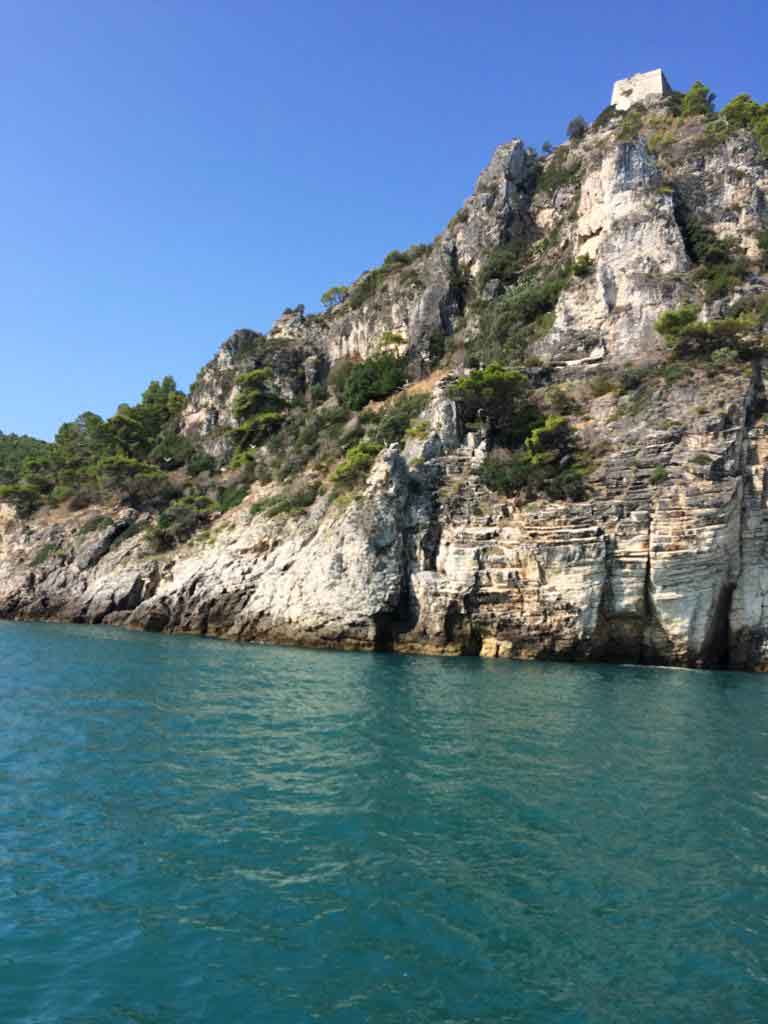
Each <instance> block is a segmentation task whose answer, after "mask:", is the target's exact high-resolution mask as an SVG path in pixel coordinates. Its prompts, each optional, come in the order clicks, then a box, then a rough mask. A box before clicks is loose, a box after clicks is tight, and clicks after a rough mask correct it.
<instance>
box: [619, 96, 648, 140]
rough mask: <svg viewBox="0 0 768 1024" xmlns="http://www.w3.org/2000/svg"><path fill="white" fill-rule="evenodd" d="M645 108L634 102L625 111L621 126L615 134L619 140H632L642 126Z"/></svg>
mask: <svg viewBox="0 0 768 1024" xmlns="http://www.w3.org/2000/svg"><path fill="white" fill-rule="evenodd" d="M644 115H645V108H644V107H642V106H640V105H639V104H635V105H634V106H633V107H630V109H629V110H627V111H626V113H625V114H624V116H623V117H622V119H621V126H620V127H619V130H618V132H617V134H616V138H617V139H618V141H619V142H634V141H635V139H636V138H637V137H638V135H639V134H640V131H641V129H642V127H643V117H644Z"/></svg>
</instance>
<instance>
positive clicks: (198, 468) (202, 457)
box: [187, 451, 216, 476]
mask: <svg viewBox="0 0 768 1024" xmlns="http://www.w3.org/2000/svg"><path fill="white" fill-rule="evenodd" d="M214 469H216V460H215V459H214V458H212V457H211V456H210V455H208V453H207V452H201V451H195V452H193V454H192V455H191V456H190V458H189V461H188V462H187V472H188V473H189V474H190V476H199V475H200V474H201V473H212V472H213V471H214Z"/></svg>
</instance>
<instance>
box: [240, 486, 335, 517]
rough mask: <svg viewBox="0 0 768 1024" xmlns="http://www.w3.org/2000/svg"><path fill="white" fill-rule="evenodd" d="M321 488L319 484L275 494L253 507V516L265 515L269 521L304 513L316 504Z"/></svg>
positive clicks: (254, 504)
mask: <svg viewBox="0 0 768 1024" xmlns="http://www.w3.org/2000/svg"><path fill="white" fill-rule="evenodd" d="M319 491H320V488H319V487H318V486H317V484H311V485H309V486H307V487H299V488H294V489H289V490H287V491H282V492H281V493H280V494H274V495H272V496H271V497H270V498H263V499H262V500H261V501H256V502H254V503H253V505H251V515H252V516H254V515H258V514H259V513H264V515H266V516H267V517H268V518H269V519H273V518H274V517H275V516H279V515H293V514H294V513H296V512H302V511H303V510H304V509H306V508H309V507H310V505H312V504H314V502H315V500H316V498H317V495H318V494H319Z"/></svg>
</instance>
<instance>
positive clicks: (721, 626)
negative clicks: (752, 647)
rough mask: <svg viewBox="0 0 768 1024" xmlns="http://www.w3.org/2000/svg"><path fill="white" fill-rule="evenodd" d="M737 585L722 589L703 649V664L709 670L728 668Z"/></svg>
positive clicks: (729, 584) (726, 586)
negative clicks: (734, 593)
mask: <svg viewBox="0 0 768 1024" xmlns="http://www.w3.org/2000/svg"><path fill="white" fill-rule="evenodd" d="M735 589H736V586H735V584H733V583H728V584H726V585H725V586H723V587H721V588H720V593H719V594H718V596H717V602H716V603H715V608H714V612H713V614H712V618H711V620H710V625H709V630H708V633H707V637H706V639H705V641H704V643H703V644H702V648H701V659H700V660H701V663H702V664H703V665H706V666H707V667H708V668H728V666H729V663H730V650H731V644H730V639H731V628H730V627H731V606H732V603H733V592H734V590H735Z"/></svg>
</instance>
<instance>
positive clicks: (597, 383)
mask: <svg viewBox="0 0 768 1024" xmlns="http://www.w3.org/2000/svg"><path fill="white" fill-rule="evenodd" d="M589 390H590V391H591V392H592V394H593V396H594V397H595V398H602V397H603V395H610V393H611V392H612V391H615V390H616V381H615V380H614V378H613V377H609V376H608V375H607V374H605V373H601V374H599V375H598V376H597V377H593V378H592V379H591V380H590V382H589Z"/></svg>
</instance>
